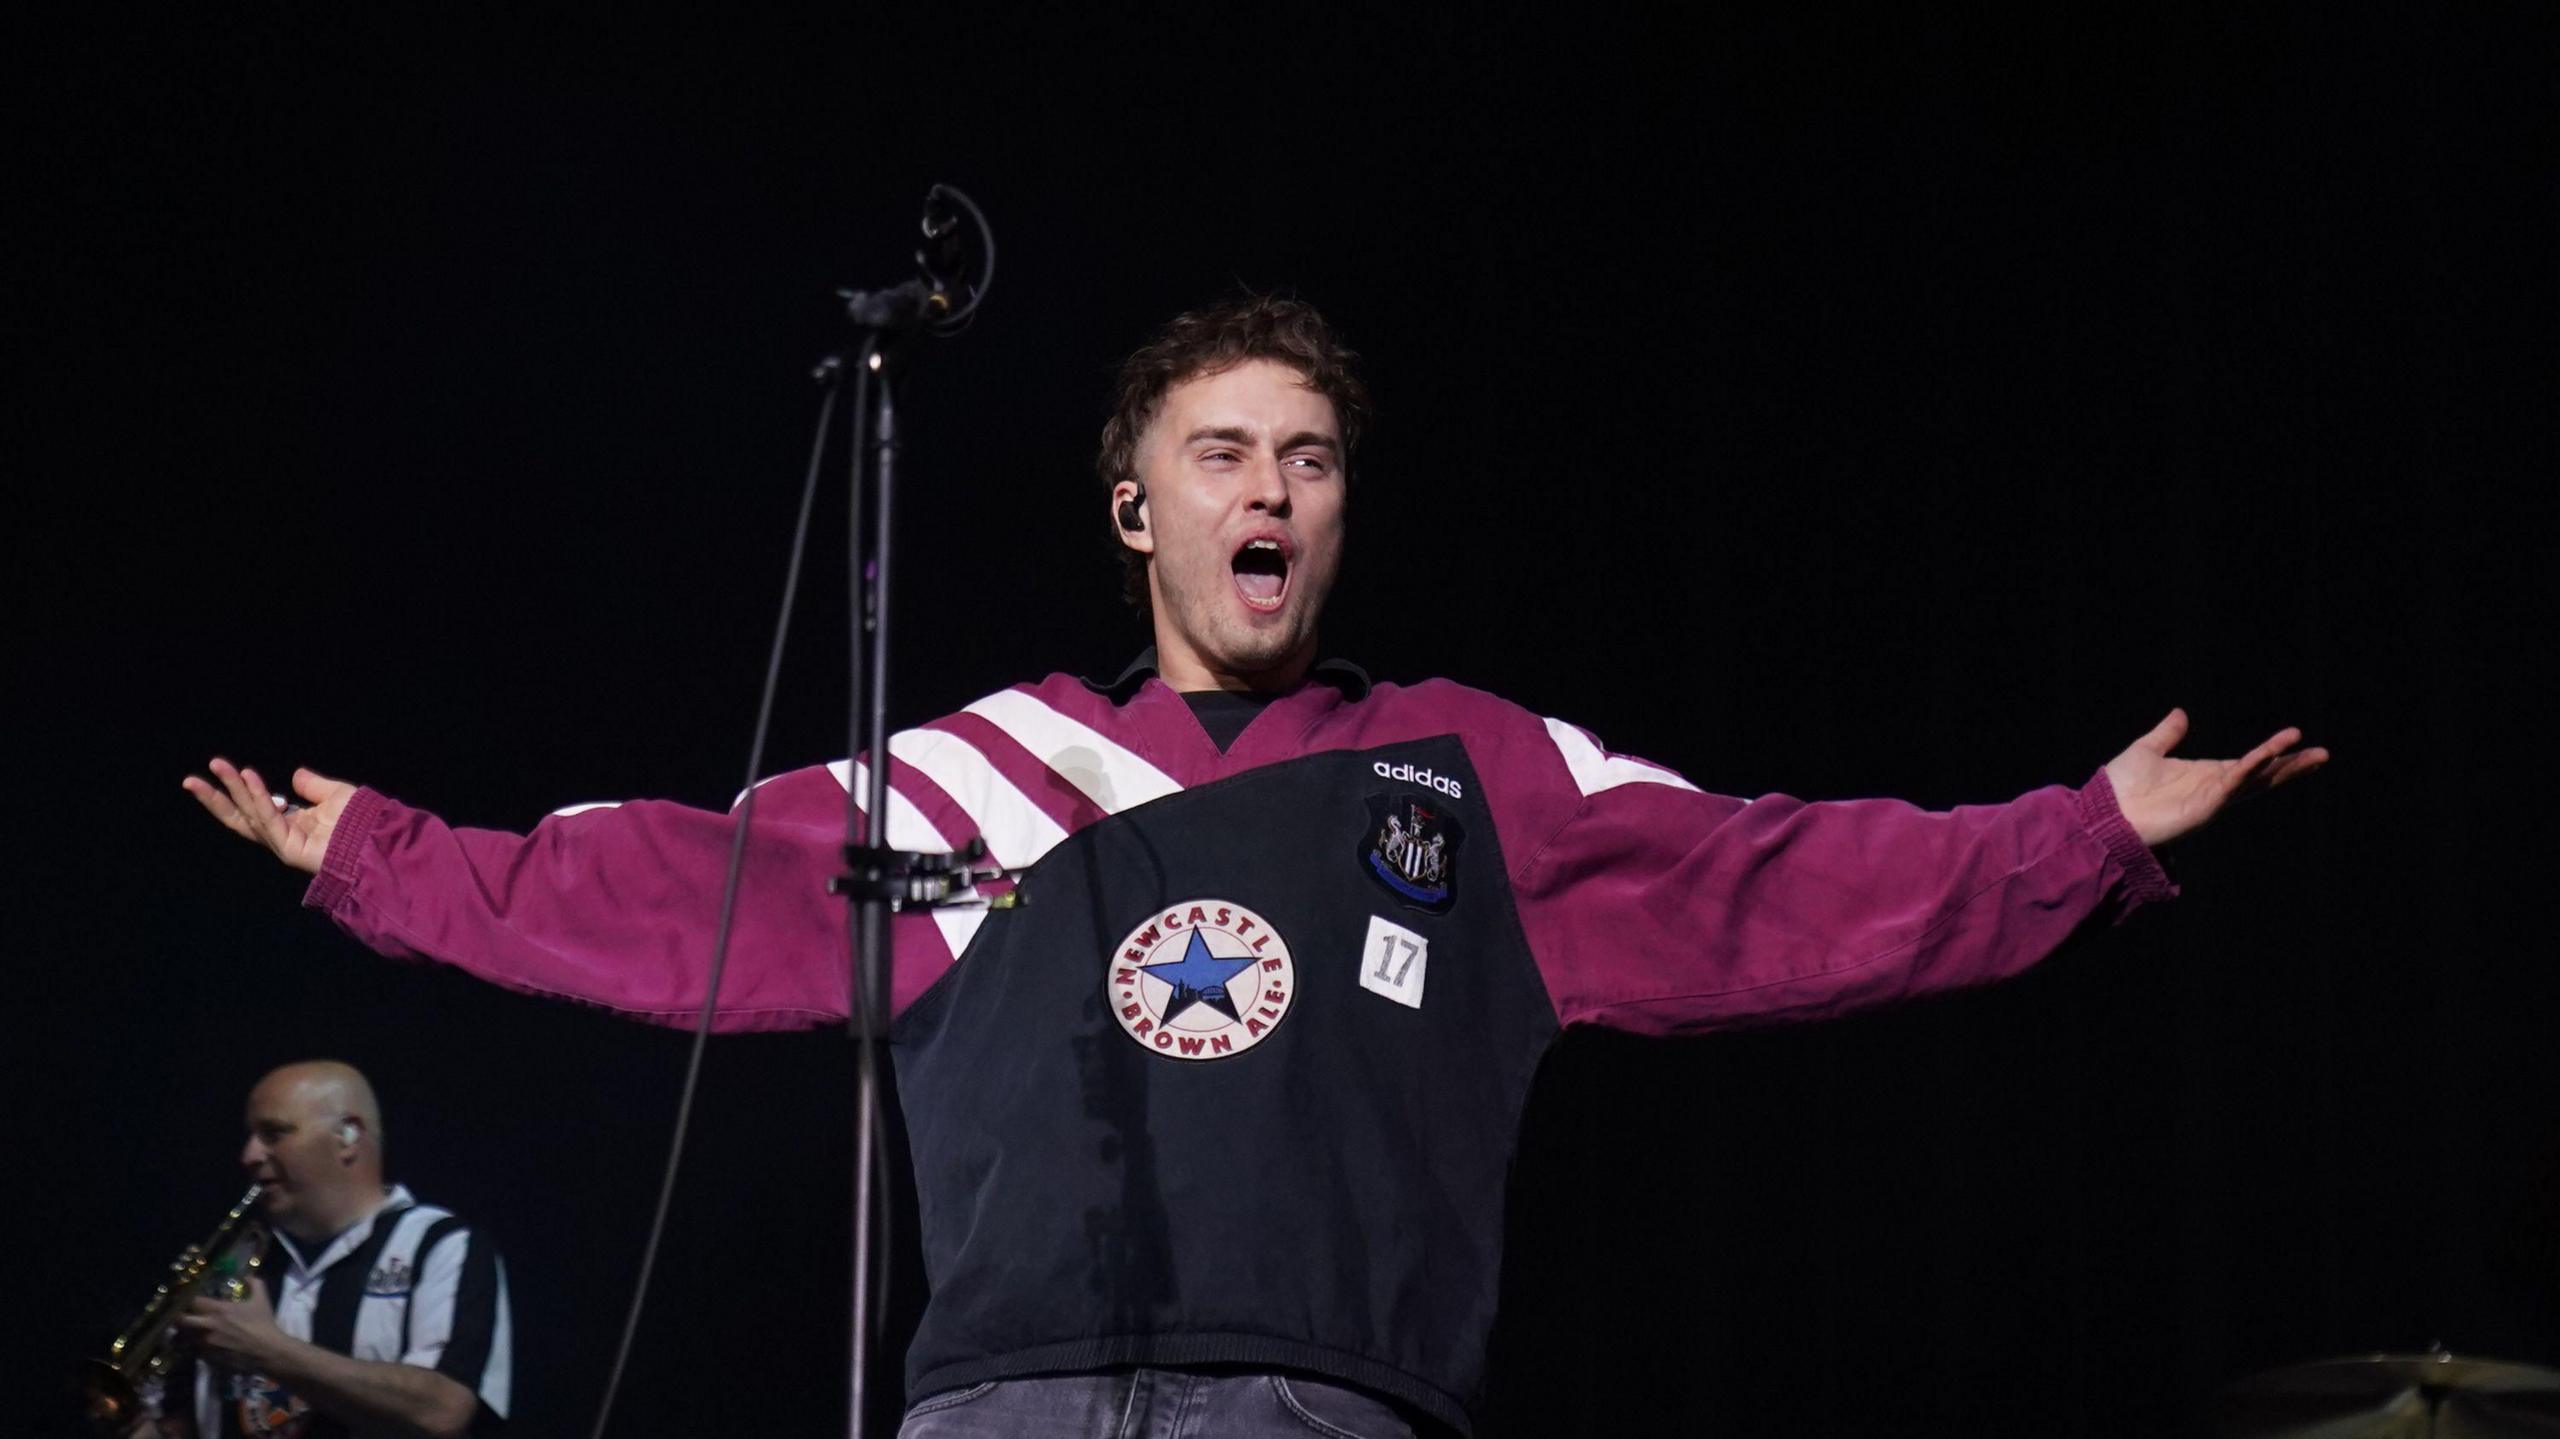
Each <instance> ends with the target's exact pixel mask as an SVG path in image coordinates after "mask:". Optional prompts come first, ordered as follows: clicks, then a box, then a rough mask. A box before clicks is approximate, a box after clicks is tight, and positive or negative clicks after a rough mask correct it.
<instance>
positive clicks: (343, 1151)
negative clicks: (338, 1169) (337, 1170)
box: [338, 1118, 364, 1164]
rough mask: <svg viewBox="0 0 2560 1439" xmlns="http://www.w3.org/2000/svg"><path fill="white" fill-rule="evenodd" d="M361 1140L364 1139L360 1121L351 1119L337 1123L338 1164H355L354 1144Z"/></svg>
mask: <svg viewBox="0 0 2560 1439" xmlns="http://www.w3.org/2000/svg"><path fill="white" fill-rule="evenodd" d="M362 1138H364V1125H363V1123H362V1122H361V1121H358V1120H355V1119H352V1118H350V1119H342V1120H339V1121H338V1162H339V1163H340V1164H353V1163H355V1162H356V1142H357V1141H358V1140H361V1139H362Z"/></svg>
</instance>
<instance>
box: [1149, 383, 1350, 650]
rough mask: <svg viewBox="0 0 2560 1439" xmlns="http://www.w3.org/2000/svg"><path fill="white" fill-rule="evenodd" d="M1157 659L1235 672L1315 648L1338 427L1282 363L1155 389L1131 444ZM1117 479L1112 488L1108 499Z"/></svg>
mask: <svg viewBox="0 0 2560 1439" xmlns="http://www.w3.org/2000/svg"><path fill="white" fill-rule="evenodd" d="M1138 473H1139V474H1140V475H1141V476H1143V477H1144V478H1145V480H1146V485H1147V495H1146V501H1145V506H1144V512H1145V517H1146V528H1145V529H1143V530H1138V531H1133V532H1124V536H1123V538H1124V540H1125V541H1126V542H1127V543H1130V544H1132V545H1133V546H1135V547H1136V548H1138V549H1140V550H1142V551H1144V552H1147V553H1149V554H1151V555H1153V557H1154V559H1153V561H1152V562H1151V563H1150V564H1149V565H1148V566H1147V587H1148V592H1149V596H1150V598H1151V599H1153V601H1154V603H1155V629H1156V649H1157V658H1158V662H1159V666H1160V667H1161V668H1162V669H1163V671H1164V672H1165V673H1166V675H1167V676H1168V677H1169V678H1171V677H1173V676H1175V675H1177V674H1195V673H1198V672H1201V671H1205V672H1206V673H1207V674H1208V675H1210V676H1212V677H1217V678H1237V679H1243V678H1247V677H1251V676H1256V675H1262V674H1265V673H1268V672H1271V671H1274V670H1285V669H1287V668H1289V667H1290V666H1292V665H1293V664H1294V665H1295V666H1297V667H1299V668H1303V667H1304V665H1305V664H1306V662H1308V661H1310V660H1312V659H1314V657H1315V644H1316V618H1317V616H1318V614H1320V613H1321V612H1322V611H1323V609H1324V601H1325V596H1326V594H1327V593H1328V592H1329V591H1331V590H1332V588H1333V579H1334V574H1335V571H1336V570H1337V569H1338V568H1339V567H1340V565H1341V561H1342V501H1343V474H1342V432H1341V429H1340V427H1339V426H1338V425H1337V424H1336V422H1335V419H1334V413H1333V402H1332V401H1331V400H1328V399H1326V398H1325V397H1324V396H1323V395H1322V394H1320V393H1318V392H1317V391H1315V390H1313V389H1310V388H1308V386H1307V383H1306V380H1305V378H1304V377H1303V376H1301V375H1300V374H1299V373H1298V372H1297V371H1296V370H1295V369H1292V368H1291V367H1289V366H1287V365H1283V364H1279V363H1277V362H1275V361H1271V360H1247V361H1245V362H1244V363H1242V364H1240V365H1237V366H1235V367H1234V368H1233V369H1229V370H1225V371H1222V372H1220V373H1218V374H1215V375H1202V376H1199V377H1197V378H1194V379H1191V380H1187V381H1185V382H1183V383H1182V384H1179V385H1176V386H1174V387H1173V388H1172V389H1171V390H1169V391H1167V392H1166V394H1165V397H1164V403H1163V405H1162V406H1161V407H1159V408H1158V410H1157V411H1156V416H1155V419H1154V421H1153V422H1152V423H1150V424H1149V425H1148V426H1147V431H1146V433H1145V435H1144V436H1142V437H1141V438H1140V440H1139V443H1138ZM1127 490H1128V487H1127V486H1126V485H1123V486H1122V487H1121V488H1120V490H1119V491H1115V492H1114V495H1113V498H1112V503H1113V505H1114V507H1115V508H1116V507H1117V506H1118V504H1119V502H1120V500H1121V499H1123V498H1125V497H1126V494H1127Z"/></svg>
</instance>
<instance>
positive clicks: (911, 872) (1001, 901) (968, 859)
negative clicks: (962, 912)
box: [827, 836, 1022, 913]
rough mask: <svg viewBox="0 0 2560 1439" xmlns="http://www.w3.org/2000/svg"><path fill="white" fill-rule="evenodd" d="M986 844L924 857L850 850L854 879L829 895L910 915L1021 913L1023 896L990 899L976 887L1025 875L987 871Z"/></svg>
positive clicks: (976, 841)
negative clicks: (954, 911) (989, 911)
mask: <svg viewBox="0 0 2560 1439" xmlns="http://www.w3.org/2000/svg"><path fill="white" fill-rule="evenodd" d="M986 857H987V842H986V841H985V840H983V839H980V838H977V837H975V836H972V837H971V838H970V840H969V842H968V843H967V844H965V845H963V846H961V848H960V852H959V853H957V854H925V853H920V852H918V851H915V850H908V849H886V848H882V847H880V846H878V845H867V844H849V845H846V846H845V847H844V862H845V867H846V868H847V870H848V871H850V872H849V873H846V874H840V875H837V876H836V877H835V878H833V879H830V880H828V881H827V893H829V894H835V895H842V896H844V897H846V898H848V899H854V900H866V899H872V900H880V901H882V902H884V903H886V904H887V905H888V906H889V908H890V909H891V910H892V911H894V912H898V913H904V912H906V911H907V910H911V909H965V908H972V907H978V906H984V907H985V908H988V909H1019V908H1021V906H1022V891H1020V890H1018V889H1016V890H1007V891H1006V892H1004V893H1003V894H997V895H985V894H979V893H978V892H977V887H978V886H979V885H981V884H984V883H986V882H987V881H990V880H998V879H1002V880H1013V879H1019V878H1020V877H1021V875H1022V871H1020V870H1012V869H1005V868H1003V867H1002V866H999V865H982V864H980V863H979V861H981V860H983V859H985V858H986Z"/></svg>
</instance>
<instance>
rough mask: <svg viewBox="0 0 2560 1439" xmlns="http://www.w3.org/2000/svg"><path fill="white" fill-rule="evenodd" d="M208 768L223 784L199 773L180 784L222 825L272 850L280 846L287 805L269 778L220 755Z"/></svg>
mask: <svg viewBox="0 0 2560 1439" xmlns="http://www.w3.org/2000/svg"><path fill="white" fill-rule="evenodd" d="M205 768H207V769H208V770H211V771H212V772H213V777H214V779H215V780H216V781H218V782H219V784H220V787H219V788H216V787H215V785H213V784H208V783H206V782H205V780H204V779H203V778H202V777H201V776H198V775H189V776H187V777H186V778H185V779H182V780H180V781H178V787H179V788H181V789H183V790H185V791H186V792H187V793H189V794H191V795H194V796H195V797H196V803H198V804H200V805H203V806H204V807H205V812H206V813H208V814H210V815H212V816H213V817H214V818H215V819H217V820H219V821H221V822H222V827H223V828H224V829H227V830H229V831H231V832H232V833H233V834H236V835H238V836H240V837H241V838H242V839H246V840H253V841H255V842H257V843H259V844H262V845H265V846H266V847H267V848H269V849H271V850H278V852H279V853H281V850H280V848H279V847H280V846H281V845H282V844H283V843H284V839H285V824H284V805H283V804H282V803H281V802H279V801H278V800H277V798H276V796H275V795H274V794H272V793H270V792H269V791H268V789H267V785H266V781H264V780H262V779H260V778H259V777H258V772H257V771H256V770H253V769H242V768H239V767H238V766H236V765H234V764H232V763H231V761H229V760H227V759H224V758H222V757H221V756H219V755H216V756H215V757H214V758H213V759H212V760H211V761H209V762H208V763H207V764H206V766H205Z"/></svg>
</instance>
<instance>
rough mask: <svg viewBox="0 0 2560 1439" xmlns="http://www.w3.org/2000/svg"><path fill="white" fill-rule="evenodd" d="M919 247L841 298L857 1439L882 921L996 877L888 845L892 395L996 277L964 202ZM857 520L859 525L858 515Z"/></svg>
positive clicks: (872, 1216) (876, 1159) (940, 188)
mask: <svg viewBox="0 0 2560 1439" xmlns="http://www.w3.org/2000/svg"><path fill="white" fill-rule="evenodd" d="M955 204H956V206H957V207H958V211H964V212H965V218H966V220H967V221H968V222H970V223H971V224H973V225H974V227H975V228H974V234H975V236H976V238H977V241H978V246H977V249H978V254H977V256H976V257H975V260H974V264H975V268H976V270H977V273H976V276H975V280H974V283H971V280H970V276H969V269H970V268H971V265H972V263H973V262H972V257H971V256H970V255H969V253H968V246H967V245H966V244H965V243H964V241H965V240H966V238H967V234H966V233H964V226H963V216H962V215H961V214H960V213H956V212H955V210H954V209H953V206H954V205H955ZM924 235H925V246H924V248H923V249H921V250H919V251H918V252H917V254H916V263H917V265H918V267H919V269H920V270H921V271H922V278H920V279H916V280H910V281H908V282H906V283H905V284H902V285H898V286H895V287H893V288H891V289H887V290H877V291H851V290H849V291H844V292H842V298H843V299H844V301H845V310H846V314H847V316H848V317H849V318H850V319H851V320H852V321H853V324H854V328H855V331H856V333H857V335H858V336H859V338H860V344H859V346H858V347H857V348H856V350H855V352H854V359H853V363H852V365H851V369H852V371H853V382H854V405H853V410H852V415H853V417H852V421H851V424H852V427H853V462H852V476H851V489H852V495H851V502H850V504H849V505H848V507H847V508H848V515H847V521H846V523H847V527H848V530H849V538H850V540H851V554H850V557H849V564H850V566H851V569H852V574H851V584H850V586H849V588H850V592H851V603H852V607H853V617H852V618H853V625H852V630H853V633H852V655H851V665H850V669H849V673H850V680H851V684H850V688H851V694H850V696H849V699H848V703H847V712H848V713H847V718H846V729H847V731H848V734H847V743H846V751H847V753H848V754H850V755H855V756H860V757H861V758H862V761H863V764H864V766H865V767H866V769H867V771H868V772H867V773H864V774H859V775H857V774H848V775H847V776H846V777H845V851H844V853H845V863H846V866H847V870H848V872H847V873H846V874H844V875H841V876H839V877H838V878H837V879H836V880H835V881H834V882H833V883H832V884H830V885H829V888H830V889H831V890H833V891H834V892H835V893H837V894H839V895H842V896H844V897H846V898H847V899H849V900H850V901H851V902H852V904H853V915H852V920H853V923H852V924H851V926H850V929H851V933H852V940H853V955H852V961H853V963H852V970H851V973H850V975H849V976H848V980H849V985H848V988H849V994H848V998H849V1000H850V1003H849V1004H848V1005H847V1010H848V1013H849V1016H850V1024H851V1027H852V1032H853V1039H854V1045H855V1050H856V1061H855V1077H854V1203H853V1207H854V1231H853V1303H852V1310H853V1332H852V1338H851V1347H852V1356H851V1363H850V1380H849V1383H848V1392H847V1396H846V1397H847V1403H848V1410H847V1429H846V1432H847V1433H848V1434H850V1435H851V1436H852V1439H862V1435H863V1433H864V1430H865V1428H866V1424H867V1420H868V1417H869V1416H868V1406H869V1404H870V1387H871V1361H872V1359H873V1357H874V1356H873V1353H872V1351H873V1349H874V1348H875V1347H876V1340H877V1335H876V1333H875V1329H876V1327H877V1325H878V1324H879V1322H880V1316H879V1310H880V1308H881V1307H882V1301H883V1300H884V1299H885V1298H886V1296H887V1293H888V1282H887V1276H888V1267H889V1261H890V1253H889V1239H888V1219H889V1204H888V1183H889V1166H888V1140H887V1135H886V1132H885V1130H886V1125H885V1123H884V1116H883V1114H882V1111H881V1107H880V1106H881V1091H882V1088H883V1084H882V1077H881V1067H880V1066H881V1045H882V1042H883V1041H884V1040H885V1039H886V1038H887V1035H888V1026H889V1000H890V990H889V973H890V953H889V917H890V915H891V914H892V913H893V912H895V911H899V910H905V909H914V908H931V907H935V906H940V905H953V904H972V903H985V902H986V901H984V900H983V899H980V898H978V897H977V896H976V895H975V894H974V886H975V885H976V884H977V883H978V882H979V881H980V880H984V879H994V878H998V877H1001V876H1002V874H1003V871H1001V870H995V869H986V868H981V867H980V866H979V864H978V861H979V860H980V859H982V858H984V857H985V854H986V847H985V845H984V844H983V843H982V842H981V841H979V840H978V839H976V838H972V839H971V840H970V841H969V842H968V844H967V845H966V846H965V847H964V848H963V849H962V850H961V852H960V853H958V854H924V853H916V852H911V851H905V850H899V849H895V848H893V847H891V845H890V843H889V818H888V816H889V635H890V630H889V619H890V611H889V592H890V591H889V580H890V573H891V571H890V559H891V555H892V553H893V550H894V545H893V536H894V524H893V521H894V519H895V515H896V512H895V508H894V501H895V498H896V480H897V453H898V430H897V396H896V392H897V386H898V382H899V381H900V379H902V378H903V376H904V362H905V360H906V357H907V356H908V355H909V354H910V353H911V351H912V346H913V342H914V341H915V340H916V339H918V338H920V337H921V336H924V335H949V334H954V333H957V332H958V331H959V330H960V329H961V328H963V327H965V326H966V325H967V324H968V322H969V319H970V317H971V316H972V315H973V314H974V313H975V312H976V309H977V305H978V301H979V299H980V297H982V296H983V295H984V294H985V293H986V290H987V288H988V286H989V285H991V284H992V283H993V281H994V278H995V239H994V236H993V235H992V234H991V233H989V231H988V229H987V224H986V217H985V216H983V215H981V214H980V213H979V212H978V207H977V206H976V205H974V204H972V203H970V201H969V198H968V197H967V196H966V195H962V194H961V193H960V192H959V191H957V190H953V189H951V188H949V187H948V186H944V185H936V186H934V187H933V189H932V190H931V191H930V192H928V193H927V195H926V197H925V218H924ZM845 368H846V367H845V366H844V365H843V364H842V362H841V361H840V360H838V359H832V358H831V359H830V360H828V361H827V362H826V363H824V364H822V365H821V366H820V367H819V372H820V374H821V376H822V377H823V378H826V379H827V380H829V381H830V382H831V383H841V382H842V381H841V376H842V374H843V371H844V369H845ZM866 509H867V510H868V514H867V515H866V513H865V511H866Z"/></svg>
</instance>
